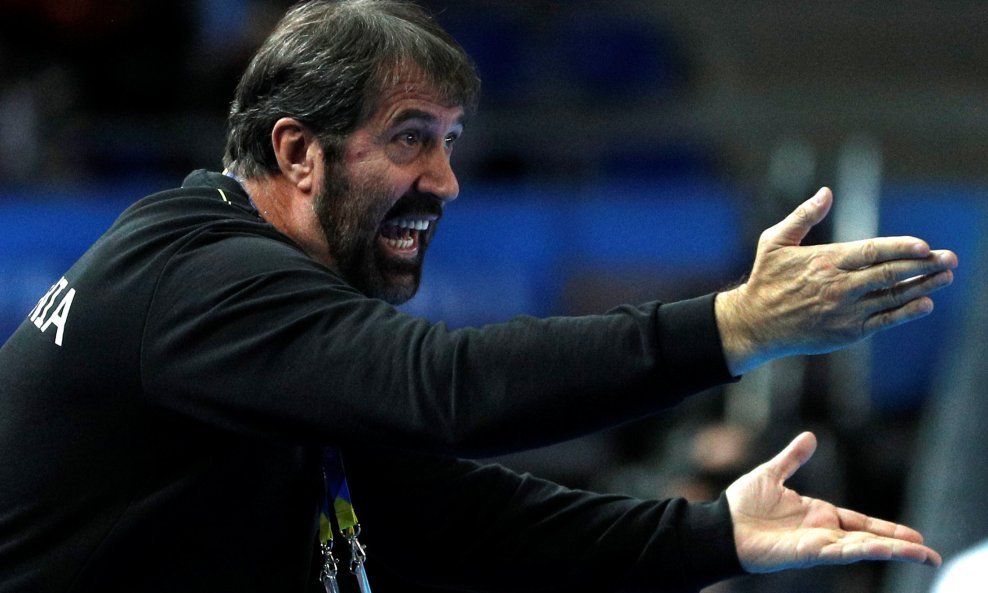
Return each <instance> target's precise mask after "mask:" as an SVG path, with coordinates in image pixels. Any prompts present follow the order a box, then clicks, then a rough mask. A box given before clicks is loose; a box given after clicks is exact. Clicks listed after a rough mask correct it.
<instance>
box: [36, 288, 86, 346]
mask: <svg viewBox="0 0 988 593" xmlns="http://www.w3.org/2000/svg"><path fill="white" fill-rule="evenodd" d="M68 285H69V281H68V280H66V279H65V277H64V276H63V277H62V279H61V280H59V281H58V282H56V283H55V284H54V285H53V286H52V287H51V288H49V289H48V292H46V293H45V296H43V297H41V300H40V301H38V304H37V305H35V306H34V309H32V310H31V315H30V317H29V319H30V320H31V321H32V322H33V323H34V325H35V326H36V327H37V328H38V329H40V330H41V332H42V333H44V332H45V331H47V330H48V328H49V327H51V326H53V325H54V326H55V328H56V331H55V344H56V345H58V346H61V345H62V338H63V337H64V336H65V322H66V321H67V320H68V318H69V309H70V308H71V307H72V300H73V299H74V298H75V289H74V288H70V289H69V290H68V292H66V293H65V296H63V297H62V298H61V300H59V301H58V305H56V306H55V308H54V309H52V305H55V301H56V300H58V297H59V296H60V295H61V294H62V291H63V290H65V288H66V287H68Z"/></svg>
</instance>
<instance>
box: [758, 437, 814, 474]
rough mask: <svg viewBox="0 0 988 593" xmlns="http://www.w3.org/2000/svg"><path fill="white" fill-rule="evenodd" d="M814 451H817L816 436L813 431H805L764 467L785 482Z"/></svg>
mask: <svg viewBox="0 0 988 593" xmlns="http://www.w3.org/2000/svg"><path fill="white" fill-rule="evenodd" d="M814 451H816V436H814V435H813V433H812V432H804V433H802V434H800V435H799V436H797V437H796V438H795V439H793V440H792V442H790V443H789V445H787V446H786V448H785V449H783V450H782V451H780V452H779V453H778V454H777V455H776V456H775V457H773V458H772V459H771V460H769V461H768V462H766V463H765V466H764V467H765V468H766V469H768V471H769V472H771V473H772V474H773V475H774V476H776V477H777V478H778V479H779V480H781V481H783V482H784V481H786V480H788V479H789V478H790V477H791V476H792V475H793V474H794V473H796V470H798V469H799V468H800V467H802V466H803V464H804V463H806V462H807V461H809V460H810V457H813V452H814Z"/></svg>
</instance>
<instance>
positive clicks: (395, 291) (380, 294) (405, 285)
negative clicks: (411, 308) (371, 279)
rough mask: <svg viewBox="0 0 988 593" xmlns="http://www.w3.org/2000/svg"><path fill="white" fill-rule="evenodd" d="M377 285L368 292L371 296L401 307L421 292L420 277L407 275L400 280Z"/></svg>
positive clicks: (386, 281) (390, 280)
mask: <svg viewBox="0 0 988 593" xmlns="http://www.w3.org/2000/svg"><path fill="white" fill-rule="evenodd" d="M376 284H377V285H376V286H374V287H373V288H372V289H371V290H369V291H368V293H369V294H370V296H372V297H374V298H378V299H381V300H382V301H385V302H387V303H390V304H392V305H401V304H404V303H406V302H408V301H409V300H411V298H412V297H414V296H415V294H416V293H417V292H418V291H419V276H418V274H406V275H403V277H402V278H400V279H389V280H385V281H382V282H378V283H376Z"/></svg>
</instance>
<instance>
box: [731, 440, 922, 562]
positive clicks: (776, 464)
mask: <svg viewBox="0 0 988 593" xmlns="http://www.w3.org/2000/svg"><path fill="white" fill-rule="evenodd" d="M815 450H816V437H815V436H813V434H812V433H809V432H804V433H803V434H801V435H799V436H798V437H796V438H795V439H794V440H793V441H792V442H791V443H789V446H787V447H786V448H785V449H784V450H783V451H782V452H781V453H779V454H778V455H776V456H775V457H774V458H773V459H772V460H771V461H768V462H766V463H763V464H762V465H760V466H758V467H757V468H755V469H754V470H752V471H751V472H749V473H747V474H745V475H744V476H741V478H739V479H738V480H737V481H735V482H734V483H733V484H731V485H730V486H729V487H728V489H727V500H728V503H729V504H730V507H731V519H732V520H733V522H734V542H735V544H736V545H737V550H738V557H739V558H740V560H741V566H742V567H743V568H744V569H745V570H746V571H748V572H751V573H758V572H775V571H779V570H784V569H787V568H806V567H810V566H817V565H824V564H850V563H852V562H858V561H861V560H898V561H905V562H915V563H919V564H928V565H930V566H939V565H940V563H941V558H940V554H938V553H937V552H936V551H934V550H933V549H931V548H928V547H927V546H925V545H923V536H922V535H920V534H919V532H917V531H915V530H913V529H910V528H909V527H906V526H904V525H898V524H895V523H891V522H889V521H883V520H881V519H875V518H872V517H868V516H866V515H863V514H861V513H857V512H854V511H850V510H847V509H841V508H838V507H836V506H834V505H832V504H830V503H828V502H824V501H822V500H817V499H814V498H809V497H806V496H800V495H799V494H798V493H796V492H794V491H793V490H790V489H789V488H786V487H785V481H786V480H787V479H788V478H789V477H790V476H792V475H793V474H794V473H795V472H796V470H797V469H799V468H800V467H801V466H802V465H803V464H804V463H806V462H807V461H808V460H809V459H810V457H812V456H813V452H814V451H815Z"/></svg>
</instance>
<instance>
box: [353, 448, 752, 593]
mask: <svg viewBox="0 0 988 593" xmlns="http://www.w3.org/2000/svg"><path fill="white" fill-rule="evenodd" d="M345 458H346V461H347V473H348V475H349V476H350V481H351V494H352V496H353V502H354V508H355V509H356V510H357V513H358V515H359V517H360V519H361V522H362V524H363V525H365V528H364V531H363V533H362V535H361V539H362V540H363V542H364V543H365V544H366V546H367V549H368V554H369V559H368V563H367V566H368V570H369V571H370V574H371V577H372V579H375V580H377V581H380V582H381V584H382V586H384V585H390V584H391V583H392V581H397V583H400V584H402V585H403V588H402V589H401V590H413V591H414V590H415V589H414V588H413V585H411V584H409V583H407V581H411V583H415V582H416V579H418V578H424V577H426V576H427V577H428V579H429V581H428V582H426V583H417V584H419V585H423V584H424V585H428V586H432V587H439V588H443V589H445V588H449V589H453V590H460V591H492V592H493V591H566V592H574V591H575V592H579V591H587V592H590V591H595V592H596V591H628V592H630V591H635V592H638V591H649V592H656V593H658V592H677V593H684V592H695V591H698V590H699V589H701V588H703V587H705V586H707V585H709V584H712V583H714V582H716V581H719V580H723V579H725V578H729V577H732V576H736V575H739V574H742V572H743V571H742V569H741V566H740V564H739V562H738V559H737V553H736V550H735V547H734V537H733V531H732V527H731V520H730V514H729V509H728V506H727V500H726V497H724V496H723V495H722V496H721V497H720V498H719V499H718V500H717V501H716V502H710V503H694V502H687V501H685V500H683V499H671V500H664V501H645V500H637V499H632V498H628V497H624V496H615V495H600V494H593V493H589V492H583V491H578V490H570V489H567V488H564V487H561V486H559V485H556V484H553V483H551V482H547V481H545V480H541V479H538V478H535V477H532V476H530V475H518V474H516V473H513V472H511V471H510V470H508V469H506V468H504V467H501V466H497V465H481V464H478V463H475V462H468V461H463V460H456V459H443V458H431V457H428V456H422V455H408V454H399V453H393V452H386V451H380V450H368V449H366V448H365V449H362V450H348V451H346V452H345ZM397 583H396V584H397ZM396 590H397V589H396Z"/></svg>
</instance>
